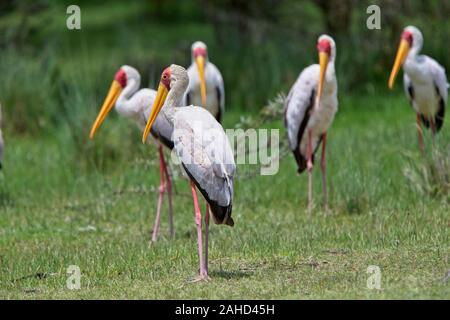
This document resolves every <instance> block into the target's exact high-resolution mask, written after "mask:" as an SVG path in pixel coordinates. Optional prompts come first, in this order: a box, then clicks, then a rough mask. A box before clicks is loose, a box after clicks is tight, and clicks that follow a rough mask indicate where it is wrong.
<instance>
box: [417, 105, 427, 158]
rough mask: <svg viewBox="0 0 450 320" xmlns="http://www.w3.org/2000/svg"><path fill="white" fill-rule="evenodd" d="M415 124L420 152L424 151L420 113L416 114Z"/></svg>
mask: <svg viewBox="0 0 450 320" xmlns="http://www.w3.org/2000/svg"><path fill="white" fill-rule="evenodd" d="M416 124H417V138H418V140H419V149H420V151H421V152H422V153H424V152H425V146H424V144H423V133H422V120H421V119H420V114H418V113H417V114H416Z"/></svg>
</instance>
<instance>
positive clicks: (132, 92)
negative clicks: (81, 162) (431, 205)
mask: <svg viewBox="0 0 450 320" xmlns="http://www.w3.org/2000/svg"><path fill="white" fill-rule="evenodd" d="M140 82H141V76H140V75H139V72H138V71H137V70H136V69H135V68H133V67H130V66H127V65H124V66H122V67H120V69H119V71H117V73H116V75H115V77H114V81H113V83H112V84H111V88H110V89H109V93H108V95H107V97H106V99H105V102H104V103H103V106H102V108H101V109H100V112H99V114H98V116H97V118H96V119H95V122H94V124H93V125H92V129H91V132H90V134H89V137H90V138H91V139H92V138H94V134H95V132H96V131H97V129H98V128H99V127H100V125H101V124H102V122H103V121H104V120H105V118H106V116H107V114H108V113H109V112H110V111H111V109H112V108H113V106H114V105H115V109H116V111H117V113H119V115H120V116H122V117H124V118H128V119H131V120H132V121H134V122H135V123H136V124H137V126H138V127H139V128H140V129H141V130H142V131H143V130H144V128H145V124H146V123H147V119H148V116H149V114H150V110H151V106H152V103H153V101H154V100H155V97H156V91H155V90H152V89H147V88H143V89H140V90H139V86H140ZM172 131H173V128H172V126H171V124H170V123H169V122H167V121H165V119H164V118H162V117H158V118H157V119H156V121H155V125H154V126H153V128H152V135H153V136H154V137H155V138H156V139H157V140H158V143H157V147H158V152H159V166H160V184H159V199H158V204H157V208H156V217H155V223H154V226H153V232H152V242H155V241H156V240H157V237H158V233H159V226H160V219H161V207H162V203H163V198H164V194H165V193H167V196H168V200H169V230H170V236H171V237H173V235H174V226H173V206H172V181H171V178H170V175H169V173H168V170H167V163H166V161H165V159H164V150H163V145H164V146H166V147H167V148H169V149H172V148H173V142H172V141H171V140H170V137H171V135H172Z"/></svg>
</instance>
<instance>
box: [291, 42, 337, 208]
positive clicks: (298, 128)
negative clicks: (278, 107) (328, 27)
mask: <svg viewBox="0 0 450 320" xmlns="http://www.w3.org/2000/svg"><path fill="white" fill-rule="evenodd" d="M317 50H318V52H319V64H314V65H311V66H309V67H307V68H305V69H304V70H303V71H302V72H301V73H300V76H299V77H298V79H297V81H296V82H295V84H294V86H293V87H292V88H291V90H290V92H289V95H288V97H287V98H286V102H285V112H284V124H285V126H286V128H287V132H288V139H289V147H290V149H291V150H292V152H293V153H294V157H295V160H296V162H297V165H298V173H302V172H303V171H304V170H305V169H307V170H308V212H309V213H310V214H311V211H312V169H313V164H314V154H315V152H316V151H317V149H318V147H319V145H320V143H322V159H321V162H320V167H321V169H322V187H323V197H324V206H325V209H327V208H328V195H327V184H326V161H325V147H326V142H327V131H328V129H329V127H330V126H331V123H332V122H333V119H334V115H335V113H336V111H337V109H338V98H337V80H336V74H335V69H334V61H335V58H336V45H335V42H334V40H333V39H332V38H331V37H330V36H327V35H322V36H320V37H319V39H318V41H317Z"/></svg>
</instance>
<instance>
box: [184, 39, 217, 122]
mask: <svg viewBox="0 0 450 320" xmlns="http://www.w3.org/2000/svg"><path fill="white" fill-rule="evenodd" d="M191 55H192V64H191V66H190V67H189V68H188V75H189V86H188V89H187V91H186V93H185V95H184V103H183V105H185V106H189V105H191V104H192V105H195V106H202V107H205V108H206V109H207V110H208V111H209V112H211V114H212V115H213V116H214V118H216V120H217V121H219V123H220V122H222V117H223V113H224V111H225V89H224V85H223V78H222V74H221V73H220V71H219V69H218V68H217V67H216V66H215V65H214V64H213V63H212V62H210V61H209V58H208V49H207V47H206V44H204V43H203V42H201V41H197V42H194V44H192V48H191Z"/></svg>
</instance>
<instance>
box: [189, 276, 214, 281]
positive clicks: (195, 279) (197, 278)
mask: <svg viewBox="0 0 450 320" xmlns="http://www.w3.org/2000/svg"><path fill="white" fill-rule="evenodd" d="M210 280H211V278H210V277H209V276H208V275H207V274H204V275H201V274H200V275H198V276H196V277H195V278H194V279H192V280H190V281H189V282H190V283H197V282H200V281H205V282H209V281H210Z"/></svg>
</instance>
